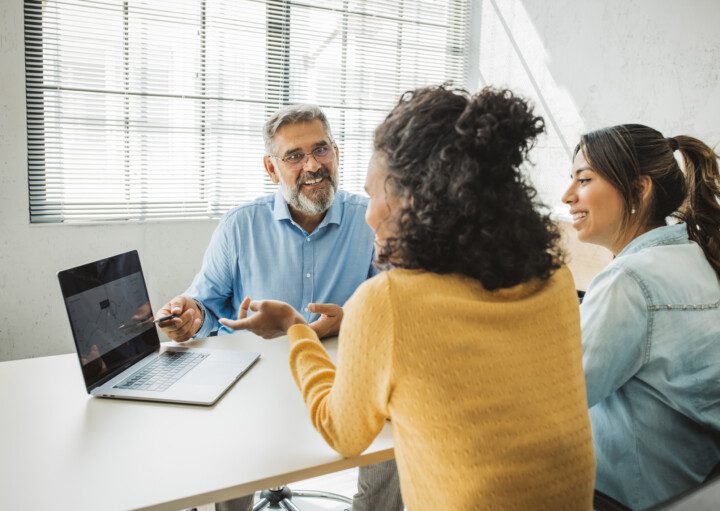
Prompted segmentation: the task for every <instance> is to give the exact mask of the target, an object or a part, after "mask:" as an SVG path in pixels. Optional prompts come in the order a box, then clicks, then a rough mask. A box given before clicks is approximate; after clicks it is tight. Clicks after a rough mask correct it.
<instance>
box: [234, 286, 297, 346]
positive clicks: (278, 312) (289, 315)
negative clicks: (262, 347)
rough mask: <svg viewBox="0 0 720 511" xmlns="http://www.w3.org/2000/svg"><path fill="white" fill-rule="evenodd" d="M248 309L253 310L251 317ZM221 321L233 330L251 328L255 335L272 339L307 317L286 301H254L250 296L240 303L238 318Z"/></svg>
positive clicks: (283, 333)
mask: <svg viewBox="0 0 720 511" xmlns="http://www.w3.org/2000/svg"><path fill="white" fill-rule="evenodd" d="M248 309H250V310H251V311H253V312H254V313H255V314H253V315H252V316H251V317H249V318H248V317H247V312H248ZM220 323H222V324H223V325H225V326H226V327H228V328H232V329H233V330H250V331H251V332H252V333H254V334H255V335H259V336H260V337H263V338H265V339H272V338H273V337H279V336H281V335H285V334H286V333H287V331H288V328H290V327H291V326H293V325H295V324H298V323H301V324H305V319H303V317H302V316H301V315H300V314H299V313H298V312H297V311H296V310H295V309H293V308H292V306H291V305H288V304H287V303H285V302H279V301H277V300H259V301H256V302H254V301H252V300H251V299H250V297H249V296H246V297H245V299H244V300H243V301H242V303H241V304H240V311H239V312H238V319H226V318H222V319H221V320H220Z"/></svg>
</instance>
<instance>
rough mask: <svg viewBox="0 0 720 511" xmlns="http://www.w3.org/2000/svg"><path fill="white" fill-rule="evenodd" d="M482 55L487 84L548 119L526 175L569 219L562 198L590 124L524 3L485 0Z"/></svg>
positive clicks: (543, 197)
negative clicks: (553, 68) (560, 79)
mask: <svg viewBox="0 0 720 511" xmlns="http://www.w3.org/2000/svg"><path fill="white" fill-rule="evenodd" d="M479 53H480V55H479V68H480V80H481V82H482V85H492V86H496V87H509V88H511V89H512V90H513V91H515V92H516V93H519V94H521V95H523V96H525V97H526V98H528V99H530V100H531V101H532V103H533V104H534V106H535V112H536V113H537V114H539V115H542V116H543V117H544V118H545V124H546V133H545V135H543V136H541V137H540V139H539V140H538V144H537V146H536V148H535V149H534V150H533V151H532V153H531V159H532V161H533V163H534V165H532V166H528V168H527V172H528V175H529V176H530V179H531V180H532V182H533V184H534V185H535V187H536V188H537V190H538V193H539V194H540V198H541V200H542V201H543V202H544V203H545V204H546V205H547V206H549V207H551V208H553V209H556V210H557V211H556V213H557V214H559V215H561V216H562V215H564V214H565V213H566V211H567V208H566V207H564V206H563V205H562V202H561V200H560V196H561V195H562V192H563V191H564V190H565V187H566V186H567V184H568V175H569V170H570V160H571V155H572V151H573V149H574V147H575V144H576V143H577V139H578V137H579V135H580V134H581V133H582V132H584V131H585V124H584V122H583V120H582V118H581V117H580V114H579V112H578V109H577V107H576V106H575V103H574V102H573V99H572V97H571V96H570V94H569V93H568V91H567V90H565V89H564V88H563V87H561V86H560V85H558V84H557V83H556V81H555V80H554V78H553V76H552V74H551V72H550V69H549V66H550V56H549V55H548V54H547V52H546V51H545V48H544V45H543V42H542V40H541V38H540V36H539V35H538V33H537V31H536V29H535V27H534V26H533V23H532V21H531V20H530V17H529V16H528V13H527V11H526V10H525V7H524V6H523V5H522V3H521V1H520V0H503V1H501V2H498V1H496V0H483V1H482V10H481V29H480V52H479Z"/></svg>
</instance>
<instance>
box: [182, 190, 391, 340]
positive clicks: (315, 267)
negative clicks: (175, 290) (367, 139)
mask: <svg viewBox="0 0 720 511" xmlns="http://www.w3.org/2000/svg"><path fill="white" fill-rule="evenodd" d="M367 203H368V199H367V198H366V197H362V196H360V195H355V194H351V193H348V192H345V191H342V190H338V191H337V193H336V195H335V200H334V201H333V203H332V205H331V206H330V209H328V211H327V213H326V214H325V217H324V218H323V220H322V222H320V225H318V226H317V227H316V228H315V230H314V231H313V232H312V233H309V234H308V233H307V232H305V231H304V230H303V229H302V227H300V226H299V225H298V224H296V223H295V222H294V221H293V219H292V217H291V216H290V210H289V209H288V205H287V203H286V202H285V199H283V196H282V195H281V194H280V191H277V192H276V193H275V194H274V195H267V196H264V197H261V198H259V199H257V200H255V201H253V202H251V203H248V204H243V205H241V206H238V207H236V208H233V209H231V210H230V211H228V212H227V213H226V214H225V215H224V216H223V218H222V219H221V220H220V223H219V224H218V226H217V229H215V233H214V234H213V236H212V239H211V240H210V244H209V245H208V248H207V250H206V251H205V257H204V258H203V263H202V267H201V268H200V271H199V272H198V274H197V275H196V276H195V279H194V280H193V282H192V284H191V285H190V287H189V288H188V290H187V291H185V294H187V295H188V296H191V297H193V298H195V299H196V300H198V301H199V302H200V305H201V307H202V308H203V312H204V315H205V320H204V322H203V324H202V326H201V327H200V330H198V333H197V334H196V337H206V336H208V335H211V334H212V333H214V332H217V333H218V334H226V333H232V332H233V330H231V329H228V328H227V327H225V326H223V325H221V324H220V323H219V322H218V319H219V318H235V317H237V313H238V310H239V309H240V303H241V302H242V300H243V298H244V297H245V296H250V297H251V298H252V299H253V300H263V299H272V300H281V301H283V302H287V303H289V304H290V305H292V306H293V307H294V308H295V309H296V310H297V311H298V312H300V313H301V314H302V315H303V316H304V317H305V320H306V321H308V322H312V321H315V320H316V319H317V318H318V317H319V315H318V314H314V313H310V312H307V311H306V310H305V307H306V306H307V304H308V303H313V302H315V303H334V304H338V305H343V304H344V303H345V301H346V300H347V299H348V298H350V296H351V295H352V294H353V293H354V292H355V289H356V288H357V287H358V286H359V285H360V284H362V283H363V282H364V281H365V280H366V279H367V278H369V277H372V276H373V275H375V273H376V272H377V270H376V269H375V267H374V266H373V265H372V260H373V247H374V245H373V241H374V239H375V235H374V234H373V232H372V230H371V229H370V227H369V226H368V225H367V223H366V222H365V210H366V209H367ZM249 314H252V313H249Z"/></svg>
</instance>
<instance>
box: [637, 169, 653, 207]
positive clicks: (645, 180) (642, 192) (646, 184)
mask: <svg viewBox="0 0 720 511" xmlns="http://www.w3.org/2000/svg"><path fill="white" fill-rule="evenodd" d="M652 191H653V181H652V179H651V178H650V176H645V175H642V176H640V177H639V178H638V199H639V200H640V204H642V205H643V207H647V206H648V205H649V204H650V200H651V199H652Z"/></svg>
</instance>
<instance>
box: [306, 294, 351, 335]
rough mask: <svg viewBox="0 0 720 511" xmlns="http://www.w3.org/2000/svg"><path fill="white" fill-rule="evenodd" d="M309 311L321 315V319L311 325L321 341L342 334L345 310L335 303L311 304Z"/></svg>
mask: <svg viewBox="0 0 720 511" xmlns="http://www.w3.org/2000/svg"><path fill="white" fill-rule="evenodd" d="M307 310H309V311H310V312H314V313H316V314H320V317H319V318H318V319H316V320H315V321H313V322H312V323H310V328H312V329H313V330H315V333H316V334H317V335H318V337H319V338H320V339H322V338H323V337H331V336H333V335H337V334H338V333H339V332H340V323H341V322H342V318H343V309H342V307H340V306H339V305H335V304H334V303H309V304H308V306H307Z"/></svg>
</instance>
